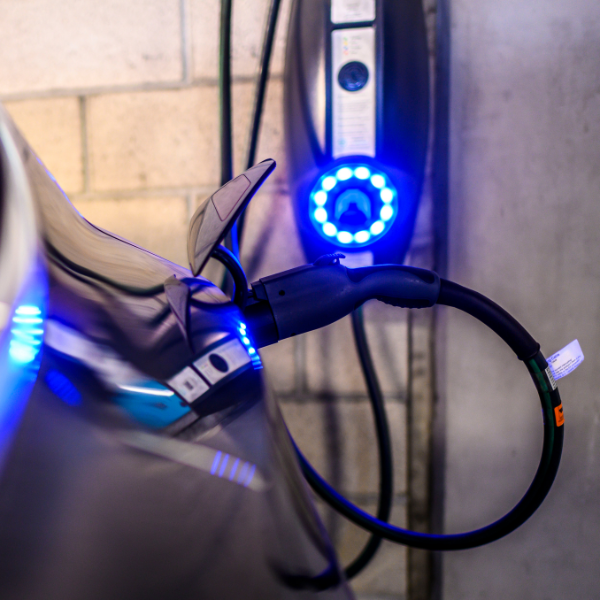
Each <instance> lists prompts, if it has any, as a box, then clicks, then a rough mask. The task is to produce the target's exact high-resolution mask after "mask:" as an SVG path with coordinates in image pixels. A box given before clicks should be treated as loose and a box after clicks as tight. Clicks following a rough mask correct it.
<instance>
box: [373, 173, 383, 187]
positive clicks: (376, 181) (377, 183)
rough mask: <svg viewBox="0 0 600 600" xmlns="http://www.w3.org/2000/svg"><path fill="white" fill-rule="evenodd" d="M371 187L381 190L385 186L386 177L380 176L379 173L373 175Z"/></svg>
mask: <svg viewBox="0 0 600 600" xmlns="http://www.w3.org/2000/svg"><path fill="white" fill-rule="evenodd" d="M371 185H372V186H373V187H374V188H377V189H378V190H380V189H381V188H382V187H383V186H384V185H385V177H384V176H383V175H379V173H377V174H376V175H372V176H371Z"/></svg>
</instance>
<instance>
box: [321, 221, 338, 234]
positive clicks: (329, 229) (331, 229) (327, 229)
mask: <svg viewBox="0 0 600 600" xmlns="http://www.w3.org/2000/svg"><path fill="white" fill-rule="evenodd" d="M323 233H324V234H325V235H326V236H327V237H333V236H334V235H335V234H336V233H337V227H336V226H335V225H334V224H333V223H325V225H323Z"/></svg>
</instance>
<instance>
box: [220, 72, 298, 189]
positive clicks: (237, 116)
mask: <svg viewBox="0 0 600 600" xmlns="http://www.w3.org/2000/svg"><path fill="white" fill-rule="evenodd" d="M254 91H255V90H254V85H253V84H250V83H236V84H234V85H233V89H232V104H233V117H232V126H233V159H234V174H238V173H242V172H243V171H245V170H246V163H247V153H248V143H249V137H250V136H249V134H250V121H251V119H252V111H253V107H254ZM213 118H214V119H215V120H216V121H217V123H218V119H219V114H218V112H215V114H214V116H213ZM218 142H219V140H218V139H216V140H215V143H217V144H218ZM267 158H272V159H274V160H275V161H276V162H277V168H276V169H275V172H274V173H272V174H271V176H270V177H269V179H268V182H269V186H274V185H276V186H279V187H281V186H282V185H285V184H286V168H285V149H284V136H283V83H282V82H281V81H272V82H270V83H269V84H268V86H267V91H266V98H265V103H264V109H263V115H262V120H261V127H260V132H259V140H258V147H257V149H256V157H255V163H259V162H261V161H262V160H265V159H267ZM217 181H218V179H217Z"/></svg>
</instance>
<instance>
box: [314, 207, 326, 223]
mask: <svg viewBox="0 0 600 600" xmlns="http://www.w3.org/2000/svg"><path fill="white" fill-rule="evenodd" d="M314 217H315V221H318V222H319V223H325V222H326V221H327V211H326V210H325V209H324V208H317V210H315V214H314Z"/></svg>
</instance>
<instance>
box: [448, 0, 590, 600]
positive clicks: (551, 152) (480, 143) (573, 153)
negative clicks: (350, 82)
mask: <svg viewBox="0 0 600 600" xmlns="http://www.w3.org/2000/svg"><path fill="white" fill-rule="evenodd" d="M450 5H451V13H452V29H451V37H452V43H451V50H452V57H451V82H452V84H451V113H450V127H451V146H450V149H451V151H450V162H451V171H450V175H451V177H450V189H451V195H450V235H449V239H450V244H449V257H450V277H451V278H452V279H454V280H456V281H458V282H459V283H462V284H464V285H467V286H470V287H473V288H475V289H477V290H479V291H481V292H482V293H484V294H486V295H489V296H490V297H491V298H493V299H494V300H496V301H497V302H499V303H500V304H501V305H502V306H504V307H505V308H506V309H508V310H509V311H510V312H511V313H513V314H514V315H515V316H516V317H517V318H518V319H519V320H520V321H521V322H522V323H523V325H525V326H526V327H527V328H528V329H529V331H530V332H531V333H532V334H533V335H534V337H536V338H537V339H538V340H539V341H540V342H541V344H542V350H543V351H544V352H545V353H546V356H548V355H550V354H552V353H553V352H555V351H557V350H559V349H560V348H562V347H563V346H565V345H566V344H567V343H568V342H570V341H571V340H572V339H574V338H578V339H579V341H580V343H581V346H582V348H583V351H584V353H585V355H586V360H585V362H584V363H583V365H582V366H581V367H580V368H579V369H578V370H577V371H575V372H574V373H572V374H571V375H569V376H568V377H567V378H566V379H564V380H561V381H560V382H559V388H560V391H561V394H562V397H563V406H564V412H565V418H566V423H565V447H564V454H563V462H562V465H561V469H560V471H559V474H558V477H557V480H556V483H555V485H554V488H553V489H552V490H551V492H550V494H549V496H548V499H547V500H546V502H545V503H544V504H543V505H542V507H541V508H540V510H539V511H538V512H537V513H536V514H535V515H534V516H533V517H532V518H531V519H530V520H529V521H528V522H527V523H526V524H525V525H524V526H523V527H521V529H519V530H518V531H517V532H515V533H513V534H512V535H510V536H509V537H507V538H505V539H503V540H500V541H498V542H496V543H494V544H492V545H490V546H487V547H485V548H479V549H474V550H470V551H464V552H458V553H454V554H449V555H446V556H445V558H444V565H445V568H444V575H445V581H444V598H446V599H447V600H459V599H474V598H482V599H483V598H485V599H498V600H500V599H502V600H505V599H507V598H511V599H530V598H531V599H536V600H537V599H539V600H542V599H544V600H550V599H552V600H554V599H557V600H558V599H561V600H562V599H565V598H578V599H579V598H581V599H583V598H590V599H591V598H597V597H598V589H599V588H600V570H599V569H598V562H599V559H600V541H599V540H600V508H599V500H600V456H599V453H600V446H599V435H600V397H599V393H598V389H599V386H600V370H599V369H598V366H599V364H598V352H599V351H600V318H599V317H600V310H599V306H600V304H599V302H598V298H599V297H600V268H599V265H600V233H599V231H600V166H599V164H600V62H599V56H600V3H598V2H595V1H593V0H574V1H573V2H568V3H567V2H559V1H557V0H552V1H548V0H543V1H542V0H529V1H528V2H517V1H516V0H505V1H503V2H495V1H492V0H480V1H478V2H475V1H473V0H453V1H452V2H451V3H450ZM446 316H447V322H446V324H447V329H446V333H447V337H446V341H445V348H444V350H445V355H446V358H445V361H446V373H445V378H444V379H443V381H442V382H441V384H442V385H441V389H442V391H443V392H445V395H446V409H447V455H446V530H447V531H460V530H465V529H468V528H473V527H478V526H481V525H483V524H485V523H486V522H488V521H489V520H491V519H495V518H497V517H499V516H501V515H502V514H503V513H504V512H506V511H507V510H508V509H509V508H510V507H511V506H512V505H513V504H514V503H515V502H516V500H517V499H518V498H519V497H520V495H521V494H522V493H523V492H524V491H525V489H526V486H527V485H528V483H529V481H530V479H531V478H532V475H533V473H534V471H535V468H536V466H537V460H538V458H539V452H540V444H541V423H540V411H539V405H538V401H537V399H536V394H535V392H534V389H533V386H532V385H531V383H530V381H529V380H528V376H527V374H526V372H525V369H524V368H523V367H522V365H521V364H519V362H518V361H517V360H516V359H515V358H514V357H513V356H511V353H510V351H508V350H507V349H506V348H505V347H503V345H502V343H500V342H499V341H498V340H497V339H496V338H495V336H494V335H493V334H490V333H489V332H488V331H486V330H485V329H484V328H482V327H481V326H479V325H478V324H477V323H474V322H473V321H472V320H471V319H469V318H467V317H463V316H462V315H460V314H455V313H453V312H452V313H451V312H448V314H447V315H446Z"/></svg>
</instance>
